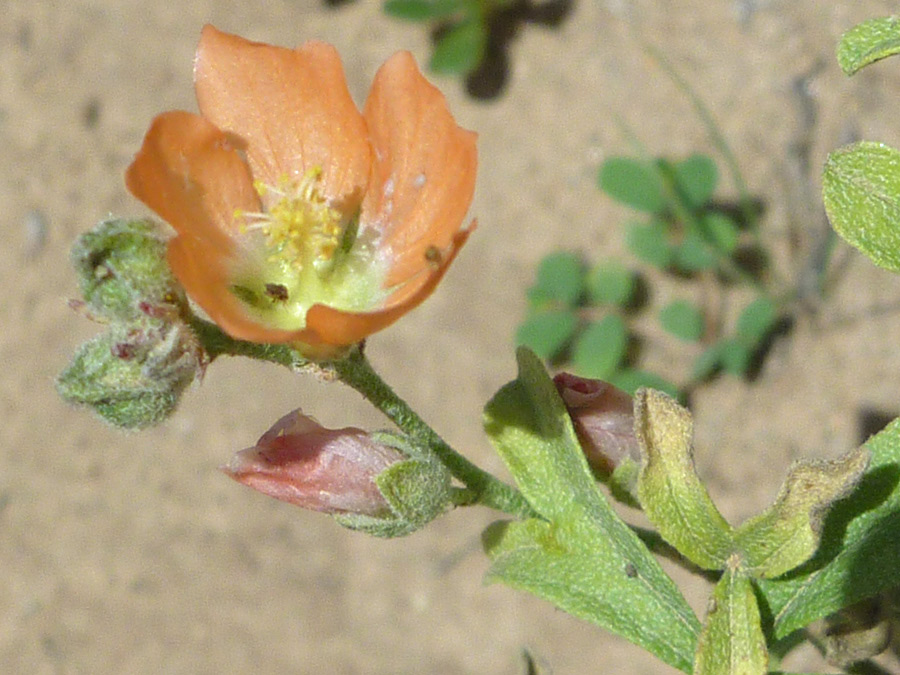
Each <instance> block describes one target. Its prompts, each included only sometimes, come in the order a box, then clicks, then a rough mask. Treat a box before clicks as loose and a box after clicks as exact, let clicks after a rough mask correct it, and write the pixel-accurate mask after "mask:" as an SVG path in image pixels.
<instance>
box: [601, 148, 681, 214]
mask: <svg viewBox="0 0 900 675" xmlns="http://www.w3.org/2000/svg"><path fill="white" fill-rule="evenodd" d="M597 184H598V185H599V186H600V189H601V190H603V191H604V192H605V193H606V194H608V195H609V196H610V197H612V198H613V199H615V200H616V201H618V202H621V203H623V204H625V205H626V206H630V207H631V208H633V209H635V210H637V211H645V212H647V213H661V212H662V211H663V209H665V207H666V200H665V197H664V196H663V183H662V180H661V179H660V177H659V172H658V171H657V170H656V169H655V168H654V167H653V166H652V165H651V164H650V163H648V162H645V161H642V160H639V159H632V158H631V157H611V158H610V159H607V160H606V161H605V162H603V165H602V166H601V167H600V172H599V174H598V175H597Z"/></svg>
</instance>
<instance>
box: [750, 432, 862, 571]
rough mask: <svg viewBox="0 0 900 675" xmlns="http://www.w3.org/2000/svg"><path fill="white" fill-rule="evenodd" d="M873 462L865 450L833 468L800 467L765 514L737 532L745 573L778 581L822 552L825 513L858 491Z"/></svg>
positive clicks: (814, 464) (812, 464) (826, 464)
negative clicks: (862, 476) (870, 461)
mask: <svg viewBox="0 0 900 675" xmlns="http://www.w3.org/2000/svg"><path fill="white" fill-rule="evenodd" d="M868 461H869V452H868V450H866V449H865V447H861V448H858V449H857V450H855V451H853V452H850V453H848V454H847V455H845V456H843V457H841V458H840V459H836V460H833V461H830V462H825V461H819V462H815V461H806V462H798V463H796V464H794V466H793V467H791V470H790V472H789V473H788V477H787V480H786V481H785V483H784V485H783V486H782V488H781V492H780V493H779V494H778V497H777V498H776V499H775V503H774V504H772V506H770V507H769V508H768V509H766V510H765V511H764V512H763V513H761V514H759V515H758V516H755V517H753V518H751V519H749V520H747V521H746V522H744V523H743V524H742V525H741V526H740V527H738V528H737V530H736V531H735V540H736V543H737V545H738V548H739V549H740V550H741V552H742V554H743V560H744V568H745V569H746V570H747V571H748V572H749V573H750V574H751V575H752V576H754V577H756V578H764V579H772V578H774V577H778V576H781V575H782V574H784V573H785V572H789V571H791V570H792V569H794V568H795V567H797V566H799V565H801V564H803V563H804V562H806V561H807V560H809V559H810V558H811V557H812V555H813V553H815V552H816V549H817V548H818V547H819V536H820V535H821V532H822V522H823V518H824V516H825V512H826V511H827V510H828V507H829V506H831V504H832V503H833V502H835V501H836V500H838V499H840V498H841V497H843V496H845V495H846V494H847V493H848V492H850V490H851V489H852V488H853V487H855V486H856V483H857V482H858V481H859V477H860V476H861V475H862V472H863V471H864V470H865V468H866V464H867V463H868Z"/></svg>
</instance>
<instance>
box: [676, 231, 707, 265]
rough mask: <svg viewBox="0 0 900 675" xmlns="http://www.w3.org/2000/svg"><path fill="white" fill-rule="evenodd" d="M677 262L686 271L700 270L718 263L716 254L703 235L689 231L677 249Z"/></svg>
mask: <svg viewBox="0 0 900 675" xmlns="http://www.w3.org/2000/svg"><path fill="white" fill-rule="evenodd" d="M675 262H676V263H677V265H678V267H679V268H680V269H681V270H683V271H684V272H699V271H701V270H708V269H710V268H712V267H715V265H716V254H715V253H714V252H713V250H712V248H711V247H710V245H709V244H708V243H707V242H706V240H705V239H704V238H703V236H702V235H701V234H700V233H698V232H693V231H689V232H688V233H687V234H685V235H684V239H682V240H681V244H680V245H679V246H678V247H677V248H676V249H675Z"/></svg>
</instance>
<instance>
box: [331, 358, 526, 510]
mask: <svg viewBox="0 0 900 675" xmlns="http://www.w3.org/2000/svg"><path fill="white" fill-rule="evenodd" d="M329 367H330V368H331V369H333V370H334V372H335V373H336V374H337V376H338V377H339V378H340V380H341V381H342V382H343V383H344V384H346V385H348V386H350V387H352V388H353V389H355V390H356V391H358V392H359V393H360V394H362V395H363V396H364V397H365V398H366V399H368V401H369V402H370V403H372V405H374V406H375V407H376V408H378V409H379V410H380V411H381V412H383V413H384V414H385V415H386V416H387V417H388V418H389V419H390V420H391V421H392V422H394V424H396V425H397V426H398V427H399V428H400V429H402V430H403V431H405V432H406V433H407V434H408V435H409V436H410V438H412V439H413V440H417V441H419V442H420V443H422V445H423V446H425V447H426V448H427V449H428V450H430V451H431V452H432V453H433V454H434V456H435V458H436V459H437V460H438V461H440V462H441V464H443V465H444V466H446V467H447V469H448V470H449V471H450V473H452V474H453V476H454V477H455V478H456V479H457V480H459V481H460V482H461V483H462V484H463V485H465V486H466V488H467V489H468V490H469V492H470V493H471V503H473V504H481V505H483V506H487V507H489V508H493V509H496V510H498V511H502V512H503V513H508V514H510V515H514V516H519V517H533V516H534V515H535V513H534V511H533V510H532V509H531V507H530V506H529V505H528V503H527V502H526V501H525V499H524V497H522V495H521V493H520V492H519V491H518V490H516V489H515V488H514V487H512V486H510V485H507V484H506V483H504V482H503V481H500V480H498V479H496V478H495V477H494V476H492V475H491V474H489V473H487V472H486V471H483V470H482V469H480V468H478V467H477V466H475V465H474V464H473V463H472V462H470V461H469V460H468V459H466V458H465V457H463V456H462V455H461V454H459V453H458V452H456V451H455V450H454V449H453V448H451V447H450V446H449V445H448V444H447V443H446V441H444V439H442V438H441V437H440V436H438V434H437V433H436V432H435V431H434V429H432V428H431V427H430V426H428V424H426V423H425V422H424V421H423V420H422V418H421V417H419V415H418V414H416V412H415V411H414V410H413V409H412V408H410V407H409V405H407V403H406V402H405V401H404V400H403V399H401V398H400V397H399V396H397V394H396V393H394V390H393V389H391V388H390V386H388V384H387V383H386V382H385V381H384V380H382V379H381V377H380V376H379V375H378V373H376V372H375V371H374V370H373V369H372V366H371V365H370V364H369V362H368V360H367V359H366V357H365V356H364V355H363V353H362V351H361V350H360V349H354V350H353V351H352V352H351V353H350V355H349V356H347V357H346V358H344V359H341V360H339V361H334V362H332V363H331V364H329Z"/></svg>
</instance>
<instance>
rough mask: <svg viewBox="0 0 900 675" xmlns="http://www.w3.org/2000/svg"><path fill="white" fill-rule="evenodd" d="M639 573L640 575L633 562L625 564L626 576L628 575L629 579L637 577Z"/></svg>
mask: <svg viewBox="0 0 900 675" xmlns="http://www.w3.org/2000/svg"><path fill="white" fill-rule="evenodd" d="M637 575H638V571H637V568H636V567H635V566H634V565H632V564H631V563H628V564H627V565H625V576H626V577H628V578H629V579H634V578H635V577H637Z"/></svg>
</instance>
